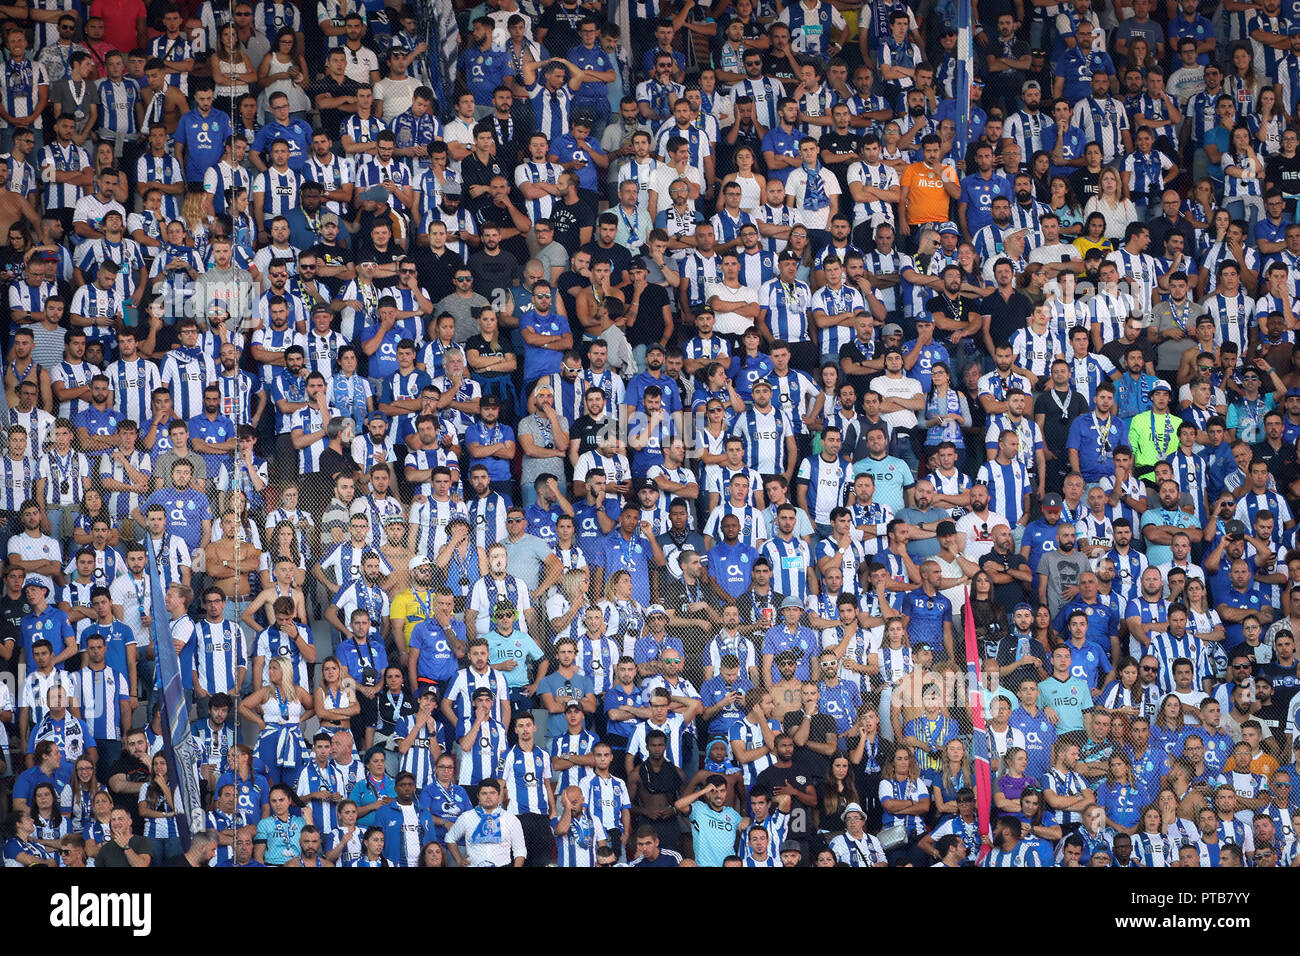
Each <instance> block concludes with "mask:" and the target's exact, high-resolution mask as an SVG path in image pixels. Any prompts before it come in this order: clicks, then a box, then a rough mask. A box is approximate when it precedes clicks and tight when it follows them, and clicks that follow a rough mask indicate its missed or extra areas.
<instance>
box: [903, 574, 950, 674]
mask: <svg viewBox="0 0 1300 956" xmlns="http://www.w3.org/2000/svg"><path fill="white" fill-rule="evenodd" d="M898 610H899V611H900V612H901V613H902V614H903V616H904V617H905V618H907V619H908V624H907V632H908V642H909V643H910V644H911V645H912V647H913V648H915V647H916V645H917V644H918V643H919V642H922V641H924V642H925V643H927V644H929V645H930V650H932V651H933V652H934V659H935V661H936V663H942V662H943V661H945V660H947V659H948V652H947V650H946V647H945V644H944V639H943V631H944V625H945V624H947V625H948V626H949V627H951V626H952V602H951V601H949V600H948V599H947V598H946V597H944V596H943V595H942V594H934V595H930V594H927V593H926V592H925V589H924V588H917V589H916V590H915V591H910V592H908V593H907V594H905V595H903V598H902V600H901V601H900V602H899V607H898Z"/></svg>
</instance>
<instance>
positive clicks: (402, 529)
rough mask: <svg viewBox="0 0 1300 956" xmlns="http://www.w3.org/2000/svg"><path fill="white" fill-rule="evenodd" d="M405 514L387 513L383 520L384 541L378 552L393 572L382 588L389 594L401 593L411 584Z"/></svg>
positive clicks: (409, 549)
mask: <svg viewBox="0 0 1300 956" xmlns="http://www.w3.org/2000/svg"><path fill="white" fill-rule="evenodd" d="M408 530H409V526H408V525H407V523H406V516H405V515H401V514H395V515H389V516H388V518H387V519H386V520H385V522H384V543H383V544H382V545H380V547H379V553H380V554H382V555H383V556H384V560H386V561H387V562H388V566H389V567H391V568H392V569H393V573H392V574H390V575H389V576H388V577H387V578H385V579H384V590H385V591H387V592H388V593H389V594H390V595H396V594H401V593H402V592H403V591H405V590H406V589H407V588H409V587H410V586H411V570H410V567H411V558H412V557H414V555H413V554H412V553H411V547H410V545H409V543H408V542H407V540H406V539H407V531H408Z"/></svg>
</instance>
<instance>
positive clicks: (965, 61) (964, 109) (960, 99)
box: [953, 0, 974, 159]
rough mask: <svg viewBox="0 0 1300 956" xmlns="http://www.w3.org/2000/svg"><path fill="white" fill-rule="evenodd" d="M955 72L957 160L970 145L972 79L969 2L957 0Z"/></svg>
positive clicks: (955, 144) (964, 154)
mask: <svg viewBox="0 0 1300 956" xmlns="http://www.w3.org/2000/svg"><path fill="white" fill-rule="evenodd" d="M954 25H955V26H956V27H957V70H956V74H955V78H954V80H953V93H955V94H956V97H957V137H956V140H955V141H954V148H955V149H956V152H957V158H958V159H965V158H966V147H967V146H968V145H970V143H969V139H970V114H971V101H970V84H971V80H972V79H973V77H974V74H973V73H972V71H971V70H972V64H973V61H972V59H971V55H972V46H971V0H957V17H956V22H955V24H954Z"/></svg>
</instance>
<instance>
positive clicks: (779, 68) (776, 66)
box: [763, 50, 799, 86]
mask: <svg viewBox="0 0 1300 956" xmlns="http://www.w3.org/2000/svg"><path fill="white" fill-rule="evenodd" d="M763 75H764V76H770V77H771V78H772V79H774V80H776V81H777V82H778V83H780V84H782V85H783V86H785V85H787V84H791V83H798V82H799V77H798V76H797V75H796V74H795V72H794V67H793V66H791V65H790V58H789V57H786V56H778V55H777V54H775V53H772V52H771V51H770V50H769V51H768V52H767V53H764V54H763Z"/></svg>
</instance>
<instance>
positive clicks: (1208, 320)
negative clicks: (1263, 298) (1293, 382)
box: [1196, 313, 1300, 392]
mask: <svg viewBox="0 0 1300 956" xmlns="http://www.w3.org/2000/svg"><path fill="white" fill-rule="evenodd" d="M1196 324H1197V325H1213V324H1214V316H1212V315H1210V314H1209V313H1204V314H1202V315H1200V316H1198V317H1197V319H1196ZM1296 391H1298V392H1300V389H1296Z"/></svg>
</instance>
